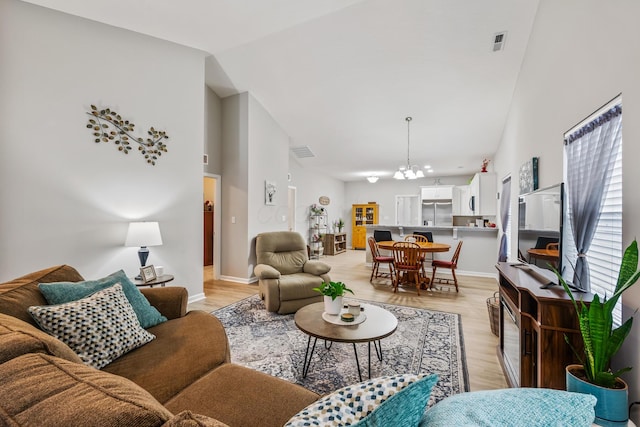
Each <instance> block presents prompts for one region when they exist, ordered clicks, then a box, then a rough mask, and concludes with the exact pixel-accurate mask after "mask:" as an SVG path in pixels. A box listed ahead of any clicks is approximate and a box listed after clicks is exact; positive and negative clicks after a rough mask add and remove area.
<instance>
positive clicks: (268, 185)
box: [264, 181, 277, 205]
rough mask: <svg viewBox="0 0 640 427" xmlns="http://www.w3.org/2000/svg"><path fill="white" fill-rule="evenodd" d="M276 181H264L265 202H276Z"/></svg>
mask: <svg viewBox="0 0 640 427" xmlns="http://www.w3.org/2000/svg"><path fill="white" fill-rule="evenodd" d="M276 191H277V187H276V183H275V182H273V181H265V182H264V204H265V205H275V204H276Z"/></svg>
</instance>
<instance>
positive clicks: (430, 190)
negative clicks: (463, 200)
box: [420, 185, 453, 200]
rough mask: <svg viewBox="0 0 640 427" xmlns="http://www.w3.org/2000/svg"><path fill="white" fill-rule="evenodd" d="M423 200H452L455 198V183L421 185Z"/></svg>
mask: <svg viewBox="0 0 640 427" xmlns="http://www.w3.org/2000/svg"><path fill="white" fill-rule="evenodd" d="M420 194H421V196H422V197H421V198H422V200H451V199H453V185H432V186H429V187H420Z"/></svg>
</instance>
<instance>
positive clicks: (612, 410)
mask: <svg viewBox="0 0 640 427" xmlns="http://www.w3.org/2000/svg"><path fill="white" fill-rule="evenodd" d="M582 369H584V368H583V367H582V365H569V366H567V367H566V378H567V391H573V392H577V393H585V394H591V395H593V396H595V397H596V398H597V399H598V403H596V407H595V412H596V419H595V421H594V423H595V424H597V425H600V426H607V427H615V426H626V425H627V421H628V419H629V412H628V399H629V398H628V392H629V388H628V386H627V383H625V382H624V381H622V380H621V379H620V378H618V379H617V380H616V381H617V382H618V383H619V385H620V387H621V388H606V387H601V386H599V385H595V384H591V383H589V382H587V381H584V380H582V379H580V378H578V377H577V376H576V375H575V374H574V372H576V371H578V370H582Z"/></svg>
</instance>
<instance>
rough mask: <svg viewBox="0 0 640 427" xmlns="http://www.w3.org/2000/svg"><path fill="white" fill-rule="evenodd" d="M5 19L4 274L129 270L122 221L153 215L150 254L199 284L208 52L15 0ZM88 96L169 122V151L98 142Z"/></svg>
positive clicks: (0, 259)
mask: <svg viewBox="0 0 640 427" xmlns="http://www.w3.org/2000/svg"><path fill="white" fill-rule="evenodd" d="M0 28H1V29H2V30H1V33H2V34H1V36H0V52H1V53H2V60H1V61H0V93H1V94H2V95H1V96H0V116H1V117H2V118H3V119H2V126H0V183H1V184H0V279H2V280H8V279H11V278H13V277H16V276H18V275H22V274H25V273H28V272H30V271H33V270H36V269H41V268H45V267H48V266H51V265H55V264H63V263H66V264H70V265H73V266H74V267H76V268H77V269H78V270H79V271H80V273H81V274H83V275H84V276H85V277H88V278H97V277H99V276H102V275H106V274H109V273H111V272H113V271H116V270H118V269H121V268H123V269H124V270H125V271H126V273H127V274H129V275H134V274H136V273H137V269H138V258H137V254H136V252H137V249H136V248H125V247H124V246H123V244H124V239H125V234H126V230H127V223H128V222H129V221H130V220H134V219H135V220H157V221H159V222H160V227H161V231H162V237H163V240H164V245H163V246H158V247H152V248H151V254H150V257H149V260H148V263H149V264H155V265H164V266H165V271H166V272H167V273H171V274H174V275H175V277H176V280H175V281H174V282H173V284H176V285H183V286H186V287H187V288H188V289H189V293H190V295H191V296H194V295H196V294H199V293H202V267H201V264H202V218H201V217H202V214H201V199H202V169H201V167H200V165H201V164H202V161H201V156H202V152H203V128H204V122H203V116H204V111H203V108H204V107H203V105H204V95H203V93H204V91H203V84H204V83H203V82H204V69H203V68H204V56H203V54H202V53H201V52H198V51H195V50H193V49H189V48H185V47H182V46H179V45H176V44H172V43H168V42H164V41H160V40H157V39H154V38H151V37H146V36H142V35H140V34H137V33H133V32H129V31H125V30H121V29H117V28H113V27H110V26H107V25H103V24H98V23H95V22H93V21H89V20H85V19H82V18H78V17H74V16H70V15H66V14H62V13H59V12H55V11H52V10H49V9H44V8H41V7H38V6H34V5H31V4H28V3H23V2H20V1H17V0H0ZM91 104H96V105H97V106H102V107H107V106H108V107H111V108H112V109H115V110H117V112H118V113H120V114H121V115H122V116H123V117H125V118H128V119H130V120H131V121H133V122H134V123H135V124H136V128H137V129H136V133H141V134H142V135H144V132H146V130H147V129H148V128H149V127H151V126H154V127H156V128H158V129H162V130H165V131H166V132H167V134H168V135H169V136H170V139H169V140H168V142H167V146H168V153H166V154H164V155H163V156H162V157H161V158H160V160H159V161H158V163H157V165H156V166H150V165H147V164H146V163H145V161H144V160H143V158H142V156H141V155H140V154H139V153H138V152H137V150H136V149H134V150H132V153H130V154H129V155H123V154H122V153H120V152H118V150H117V149H116V147H115V146H114V144H113V143H100V144H96V143H94V142H93V136H92V135H91V131H90V130H89V129H87V128H86V127H85V126H86V123H87V118H88V116H87V115H86V114H85V112H86V111H88V109H89V107H90V105H91Z"/></svg>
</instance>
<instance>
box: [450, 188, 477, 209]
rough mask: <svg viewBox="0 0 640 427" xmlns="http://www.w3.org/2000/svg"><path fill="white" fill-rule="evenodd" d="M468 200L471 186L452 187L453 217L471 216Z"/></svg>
mask: <svg viewBox="0 0 640 427" xmlns="http://www.w3.org/2000/svg"><path fill="white" fill-rule="evenodd" d="M470 199H471V186H469V185H459V186H456V187H453V210H452V213H453V215H459V216H473V211H472V210H471V201H470Z"/></svg>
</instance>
